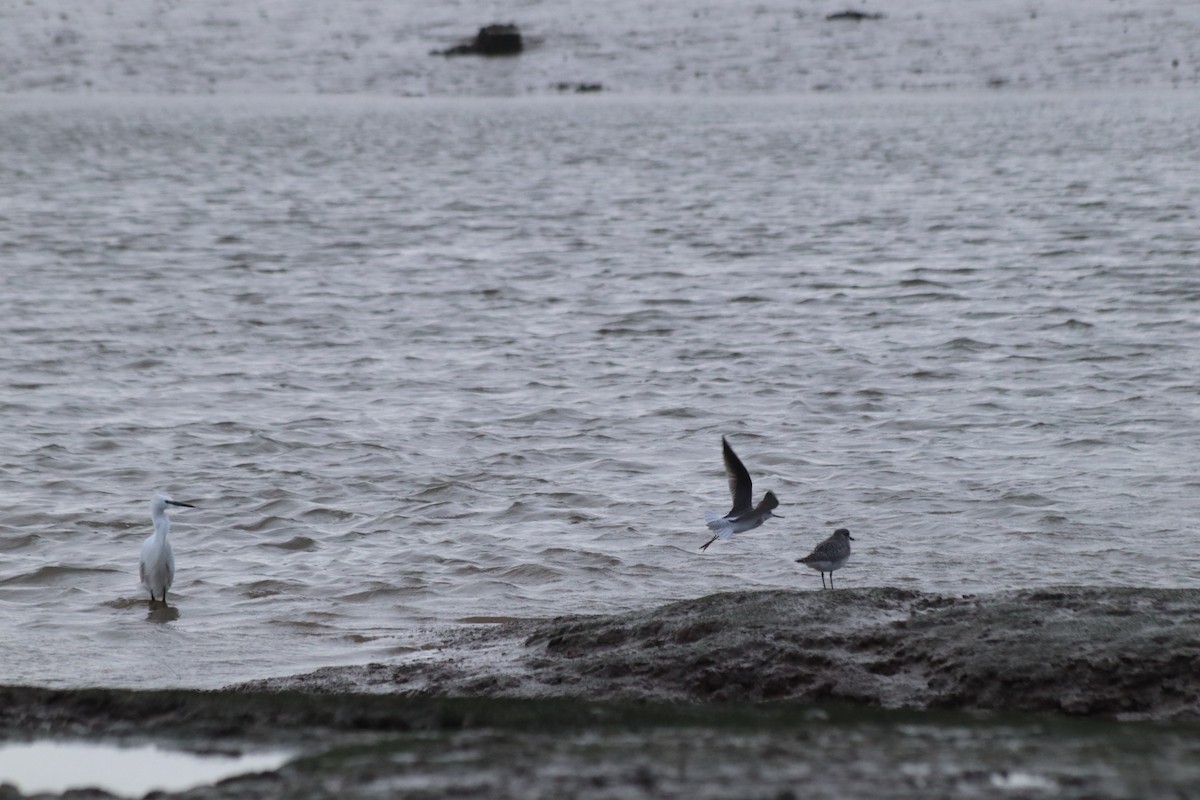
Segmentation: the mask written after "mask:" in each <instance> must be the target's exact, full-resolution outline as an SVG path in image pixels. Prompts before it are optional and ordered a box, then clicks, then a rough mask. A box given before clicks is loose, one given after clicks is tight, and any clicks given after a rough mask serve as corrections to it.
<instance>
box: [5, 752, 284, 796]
mask: <svg viewBox="0 0 1200 800" xmlns="http://www.w3.org/2000/svg"><path fill="white" fill-rule="evenodd" d="M290 757H291V756H290V755H289V754H278V753H273V754H258V755H241V756H229V755H196V754H192V753H185V752H182V751H171V750H164V749H161V748H159V747H157V746H154V745H145V746H141V747H119V746H117V745H111V744H98V743H93V742H79V741H74V742H68V741H59V740H50V741H37V742H28V743H8V744H0V784H5V783H8V784H12V785H14V786H16V787H17V789H18V790H19V791H20V792H22V793H23V794H26V795H33V794H61V793H63V792H66V791H68V790H71V789H88V788H93V789H100V790H103V791H105V792H108V793H109V794H115V795H118V796H122V797H142V796H144V795H146V794H148V793H149V792H152V791H157V792H182V791H185V790H188V789H194V788H196V787H198V786H205V785H207V784H210V783H216V782H217V781H219V780H224V779H226V778H230V777H233V776H235V775H245V774H247V773H250V772H271V771H273V770H276V769H279V768H280V767H281V766H283V765H284V764H285V763H286V762H287V761H288V759H289V758H290Z"/></svg>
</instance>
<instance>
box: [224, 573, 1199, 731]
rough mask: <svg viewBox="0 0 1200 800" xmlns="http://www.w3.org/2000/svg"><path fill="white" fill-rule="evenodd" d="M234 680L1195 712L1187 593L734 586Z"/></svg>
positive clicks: (1073, 711)
mask: <svg viewBox="0 0 1200 800" xmlns="http://www.w3.org/2000/svg"><path fill="white" fill-rule="evenodd" d="M239 688H242V689H247V690H260V691H261V690H270V691H278V690H283V689H290V690H301V691H305V692H355V693H362V692H386V693H397V694H401V695H406V696H421V697H431V696H441V695H450V696H465V697H509V698H537V697H563V698H574V699H586V700H616V701H628V700H638V701H646V700H650V701H661V702H688V703H692V702H727V703H728V702H732V703H761V702H777V701H789V702H798V703H818V702H849V703H856V704H865V705H869V706H878V707H882V708H890V709H899V708H907V709H968V710H993V711H1022V712H1054V713H1062V714H1069V715H1087V716H1106V717H1113V718H1118V719H1145V720H1197V719H1200V591H1197V590H1192V589H1157V590H1150V589H1130V588H1089V587H1055V588H1049V589H1039V590H1027V591H1015V592H1004V593H998V594H992V595H979V596H960V597H950V596H944V595H936V594H926V593H922V592H916V591H909V590H903V589H889V588H873V589H849V590H838V591H829V592H782V591H772V592H738V593H728V594H718V595H712V596H708V597H702V598H699V599H696V600H686V601H682V602H678V603H673V604H671V605H667V606H663V607H661V608H656V609H652V610H648V611H642V612H637V613H631V614H621V615H615V616H595V617H588V616H576V617H561V618H557V619H552V620H545V621H528V622H514V623H509V624H504V625H499V626H495V627H489V628H483V629H479V628H476V629H467V630H458V631H455V632H452V633H451V634H449V635H447V636H446V638H445V639H444V641H442V642H440V644H439V646H438V647H437V648H435V649H431V650H429V651H428V652H427V653H425V654H423V655H421V656H420V657H416V658H411V659H406V660H405V661H403V662H400V663H394V664H367V665H363V666H356V667H337V668H328V669H322V670H319V671H316V672H313V673H309V674H307V675H300V676H294V677H287V678H279V679H272V680H266V681H259V682H255V683H252V684H247V685H245V686H243V687H239Z"/></svg>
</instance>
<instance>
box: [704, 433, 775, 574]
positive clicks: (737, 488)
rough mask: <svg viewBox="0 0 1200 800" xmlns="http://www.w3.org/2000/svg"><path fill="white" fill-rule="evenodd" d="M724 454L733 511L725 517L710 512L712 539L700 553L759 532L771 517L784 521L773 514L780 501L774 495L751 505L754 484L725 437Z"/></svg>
mask: <svg viewBox="0 0 1200 800" xmlns="http://www.w3.org/2000/svg"><path fill="white" fill-rule="evenodd" d="M721 452H722V454H723V455H724V457H725V474H726V475H728V476H729V493H730V494H731V495H733V508H731V509H730V510H729V513H728V514H726V515H725V516H723V517H718V516H717V515H716V514H714V513H713V512H711V511H709V512H707V513H706V514H705V515H704V519H705V520H707V522H708V529H709V530H710V531H712V532H713V537H712V538H711V539H709V540H708V541H707V542H705V543H704V544H702V545H700V549H701V550H707V549H708V546H709V545H710V544H712V543H713V542H715V541H716V540H717V539H728V538H729V537H730V536H733V535H734V534H735V533H742V532H743V531H748V530H752V529H753V528H757V527H758V526H759V525H762V524H763V523H764V522H766V521H767V520H769V519H770V518H771V517H779V519H783V517H781V516H780V515H779V514H774V513H772V509H774V508H777V507H778V506H779V500H778V499H777V498H776V497H775V494H774V493H773V492H767V493H766V494H765V495H763V499H762V502H761V503H759V504H758V505H756V506H754V505H752V504H753V502H754V484H753V483H752V482H751V481H750V473H749V472H747V471H746V467H745V466H743V465H742V460H741V459H740V458H738V457H737V453H735V452H733V448H732V447H730V446H729V442H728V441H726V440H725V437H724V436H722V437H721Z"/></svg>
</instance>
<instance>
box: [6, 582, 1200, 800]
mask: <svg viewBox="0 0 1200 800" xmlns="http://www.w3.org/2000/svg"><path fill="white" fill-rule="evenodd" d="M1198 608H1200V592H1197V591H1193V590H1135V589H1095V588H1079V587H1057V588H1053V589H1045V590H1038V591H1027V592H1010V593H1000V594H996V595H988V596H978V597H947V596H941V595H930V594H924V593H920V592H911V591H904V590H897V589H861V590H845V591H838V592H804V593H795V592H739V593H732V594H722V595H713V596H709V597H703V598H699V599H696V600H687V601H682V602H679V603H673V604H670V605H667V606H663V607H661V608H656V609H650V610H646V611H642V612H635V613H630V614H623V615H613V616H593V617H579V616H576V617H563V618H558V619H552V620H531V621H523V622H513V623H506V624H500V625H495V626H487V627H479V626H473V627H470V628H464V629H456V630H451V631H447V632H446V633H445V634H444V636H443V638H442V640H441V641H439V642H437V643H431V644H436V645H437V646H435V647H431V649H430V650H428V651H424V652H422V653H419V654H414V655H412V656H411V657H406V658H405V659H404V660H402V661H398V662H396V663H390V664H369V665H363V666H359V667H343V668H331V669H325V670H319V671H317V672H313V673H309V674H307V675H301V676H293V677H288V678H278V679H272V680H269V681H259V682H255V683H252V684H243V685H240V686H236V687H230V688H228V689H224V690H220V691H196V690H187V689H180V690H169V691H135V690H117V689H102V688H93V689H73V690H61V689H46V688H33V687H0V739H2V740H3V741H0V744H3V742H15V741H31V740H44V739H55V740H81V741H105V742H116V743H120V744H127V745H133V744H145V743H149V742H153V743H157V744H159V745H160V746H165V747H170V748H177V749H183V750H188V751H194V752H201V753H243V752H254V751H259V750H263V749H267V748H279V747H284V748H287V749H290V750H292V751H294V752H295V754H296V756H295V758H294V759H293V760H292V761H291V762H289V763H288V764H286V765H285V766H283V767H282V768H280V769H279V770H276V771H273V772H269V773H263V774H258V775H245V776H240V777H235V778H230V779H227V780H225V781H221V782H219V783H217V784H215V785H211V786H205V787H200V788H196V789H192V790H189V791H185V792H177V793H174V794H167V793H155V794H154V795H153V796H154V797H171V798H190V799H191V800H216V798H233V797H238V798H244V797H255V798H264V799H269V800H275V798H279V799H280V800H282V799H283V798H335V797H350V796H353V797H381V798H382V797H396V796H404V797H430V798H432V797H445V796H456V797H479V798H484V797H487V798H494V797H500V798H507V797H512V798H518V797H520V798H525V797H534V798H536V797H546V798H550V797H581V798H582V797H588V798H590V797H595V798H621V797H656V798H657V797H663V798H668V797H669V798H675V797H678V798H685V797H686V798H704V797H762V798H794V797H802V796H803V797H806V798H807V797H830V798H833V797H853V796H871V795H874V796H879V797H906V798H907V797H912V798H918V797H919V798H937V797H960V796H973V797H1040V796H1054V797H1065V798H1076V797H1078V798H1084V797H1088V798H1110V797H1111V798H1119V797H1136V796H1173V797H1194V796H1197V795H1196V793H1195V791H1196V790H1195V787H1196V786H1200V720H1198V716H1200V715H1198V714H1197V708H1198V705H1197V697H1198V694H1200V692H1198V690H1197V687H1198V682H1200V677H1197V676H1200V662H1198V660H1197V659H1198V656H1200V613H1197V611H1198ZM3 783H4V779H3V776H0V784H3ZM50 796H53V795H50ZM62 796H69V797H76V798H80V797H108V796H110V795H108V794H107V793H105V792H103V791H99V790H87V791H84V792H67V793H66V794H65V795H62ZM18 797H24V795H21V794H20V793H19V792H18V791H17V789H16V788H14V787H13V786H11V785H8V786H5V785H0V798H2V799H3V800H9V799H10V798H18Z"/></svg>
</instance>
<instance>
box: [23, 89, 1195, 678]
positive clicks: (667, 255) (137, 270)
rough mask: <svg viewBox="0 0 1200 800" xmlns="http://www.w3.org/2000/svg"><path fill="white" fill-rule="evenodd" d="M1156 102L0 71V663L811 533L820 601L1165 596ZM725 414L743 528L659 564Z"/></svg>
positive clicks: (1168, 212)
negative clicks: (155, 507) (773, 505)
mask: <svg viewBox="0 0 1200 800" xmlns="http://www.w3.org/2000/svg"><path fill="white" fill-rule="evenodd" d="M1195 99H1196V98H1195V95H1194V93H1189V92H1183V91H1170V90H1164V91H1146V92H1142V93H1139V94H1133V93H1115V92H1108V93H1101V92H1096V93H1091V94H1067V93H1044V94H1033V93H1028V94H996V93H990V94H941V95H923V96H913V95H908V96H904V95H890V94H882V95H858V96H816V97H770V98H766V97H762V98H757V99H743V100H738V99H731V98H721V99H705V98H696V97H692V98H669V99H664V98H662V97H647V98H630V97H615V96H600V97H561V98H555V97H552V98H541V99H538V98H527V99H519V100H517V99H509V100H478V99H474V100H467V99H458V100H453V99H443V100H432V99H424V100H403V99H385V98H374V99H369V98H362V97H342V98H318V97H292V98H286V99H285V98H280V97H273V98H272V97H241V98H230V97H225V98H210V99H199V98H190V99H185V98H175V99H163V98H153V97H142V98H137V99H132V98H107V99H98V98H93V99H89V98H80V97H59V98H45V97H42V98H39V97H23V98H9V99H8V100H6V102H5V104H4V106H3V108H2V109H0V186H2V187H3V190H2V191H0V336H2V339H0V341H2V342H3V344H4V347H3V349H2V350H0V359H2V360H3V370H2V372H0V378H2V380H0V410H2V412H3V413H2V414H0V490H2V494H0V496H2V497H3V504H2V507H0V641H2V642H4V647H3V650H2V651H0V682H2V683H40V684H51V685H88V684H107V685H130V686H160V685H185V686H201V687H204V686H217V685H222V684H227V683H230V682H233V681H237V680H246V679H250V678H254V677H260V676H266V675H275V674H286V673H291V672H297V671H300V670H302V669H304V668H307V667H311V666H315V665H319V664H330V663H356V662H364V661H368V660H372V659H380V658H389V657H394V656H401V655H403V654H406V653H411V652H416V651H419V650H420V649H421V648H423V647H428V646H430V643H432V642H436V641H437V634H438V631H439V630H440V629H441V628H442V626H445V625H448V624H458V623H462V622H477V621H487V620H492V619H497V618H512V617H517V618H520V617H533V616H546V615H555V614H563V613H580V612H583V613H587V612H614V611H621V610H625V609H633V608H642V607H646V606H649V605H653V604H657V603H661V602H665V601H670V600H674V599H680V598H685V597H696V596H700V595H704V594H709V593H712V592H718V591H723V590H732V589H746V588H798V589H803V590H819V589H820V582H819V577H818V575H817V573H815V572H812V571H810V570H807V569H802V568H801V566H800V565H797V564H795V563H794V560H795V559H796V558H798V557H800V556H802V555H804V554H806V553H807V552H808V551H809V550H810V549H811V547H812V546H813V545H814V544H816V543H817V542H818V541H820V540H821V539H823V538H824V537H825V536H826V535H827V534H828V532H829V531H830V530H831V529H832V528H833V527H835V526H843V525H844V526H847V527H849V528H850V529H851V531H853V533H854V536H855V538H856V542H855V547H856V549H855V553H854V556H853V557H852V559H851V561H850V563H849V565H848V566H847V567H846V568H845V569H843V570H842V571H840V572H839V573H838V575H837V577H838V584H839V586H841V585H845V586H868V585H888V586H901V587H910V588H915V589H922V590H930V591H939V592H952V593H963V592H987V591H994V590H1000V589H1008V588H1016V587H1029V586H1042V585H1047V584H1058V583H1075V584H1087V585H1135V586H1156V587H1194V586H1197V585H1200V552H1198V548H1197V547H1196V545H1195V538H1194V535H1193V517H1194V508H1195V499H1194V498H1195V496H1196V493H1197V489H1198V488H1200V478H1197V460H1198V459H1197V455H1196V447H1195V442H1196V441H1197V436H1198V435H1200V403H1198V402H1197V401H1198V399H1200V383H1198V381H1197V368H1198V367H1200V346H1198V345H1200V316H1198V314H1197V311H1198V308H1197V306H1198V305H1200V269H1198V264H1197V260H1198V259H1197V254H1198V253H1200V226H1198V225H1197V209H1198V208H1200V133H1198V132H1200V103H1196V102H1195ZM723 434H726V435H728V436H729V437H730V440H731V443H732V444H733V446H734V447H735V448H736V449H737V451H738V452H739V454H740V455H741V457H742V459H743V460H744V461H745V463H746V465H747V466H748V468H749V470H750V472H751V473H752V474H753V475H754V477H755V481H756V495H757V494H759V493H761V492H762V491H764V490H766V489H773V490H774V491H775V492H776V493H777V494H778V495H779V497H780V499H781V502H782V507H781V508H780V509H779V511H780V513H781V514H783V515H784V516H785V519H781V520H772V521H770V522H769V523H768V524H767V525H765V526H764V527H762V528H760V529H758V530H756V531H754V532H752V533H748V534H745V535H741V536H739V537H737V538H735V539H734V540H733V541H732V542H729V543H719V544H717V545H714V546H713V547H712V548H711V549H710V550H709V551H708V552H707V553H700V552H699V551H698V547H699V545H700V544H702V543H703V542H704V541H705V540H706V539H707V538H708V537H707V535H706V534H707V531H706V530H705V528H704V521H703V514H704V511H706V510H714V511H717V512H719V513H724V512H725V511H726V510H727V508H728V503H729V498H728V493H727V489H726V485H725V477H724V474H723V472H722V467H721V463H720V438H721V436H722V435H723ZM158 490H166V491H169V492H171V493H172V494H173V495H174V497H175V498H176V499H179V500H186V501H188V502H192V503H195V504H196V506H197V508H195V509H176V510H174V511H173V512H172V513H173V520H174V529H173V531H172V534H171V537H172V541H173V542H174V545H175V553H176V559H177V562H178V574H177V577H176V583H175V586H174V588H173V589H172V593H171V597H170V601H171V607H170V608H166V609H152V610H151V609H148V608H147V604H146V599H147V595H146V593H145V592H144V590H142V589H141V588H140V587H139V586H138V582H137V552H138V547H139V544H140V542H141V540H142V539H143V538H144V537H145V536H147V535H148V534H149V533H150V531H151V526H150V520H149V512H148V503H149V499H150V497H151V495H152V494H153V493H154V492H155V491H158Z"/></svg>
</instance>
